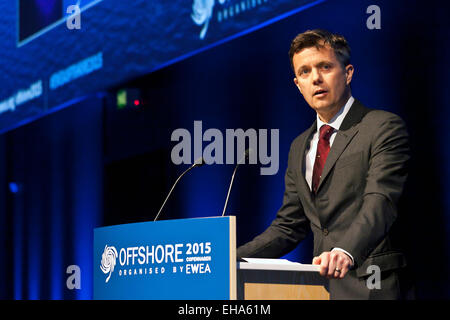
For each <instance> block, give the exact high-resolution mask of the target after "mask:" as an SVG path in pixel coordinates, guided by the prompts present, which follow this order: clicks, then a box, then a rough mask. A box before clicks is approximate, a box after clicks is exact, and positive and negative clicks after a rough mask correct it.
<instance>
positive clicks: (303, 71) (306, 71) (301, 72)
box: [300, 69, 308, 74]
mask: <svg viewBox="0 0 450 320" xmlns="http://www.w3.org/2000/svg"><path fill="white" fill-rule="evenodd" d="M307 73H308V70H306V69H304V70H302V71H300V74H307Z"/></svg>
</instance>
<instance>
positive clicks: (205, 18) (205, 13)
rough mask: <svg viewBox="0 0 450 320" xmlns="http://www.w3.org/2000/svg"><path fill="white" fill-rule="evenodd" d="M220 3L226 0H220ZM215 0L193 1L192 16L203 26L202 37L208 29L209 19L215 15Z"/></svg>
mask: <svg viewBox="0 0 450 320" xmlns="http://www.w3.org/2000/svg"><path fill="white" fill-rule="evenodd" d="M219 2H220V3H223V2H225V0H219ZM213 8H214V0H194V2H193V3H192V14H191V18H192V20H193V21H194V22H195V24H196V25H198V26H203V27H202V30H201V31H200V39H204V38H205V35H206V31H207V30H208V26H209V20H211V17H212V15H213Z"/></svg>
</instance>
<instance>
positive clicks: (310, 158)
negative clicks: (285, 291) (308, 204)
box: [304, 96, 355, 262]
mask: <svg viewBox="0 0 450 320" xmlns="http://www.w3.org/2000/svg"><path fill="white" fill-rule="evenodd" d="M353 101H355V98H353V97H352V96H350V98H349V99H348V100H347V103H346V104H345V105H344V107H342V108H341V109H340V110H339V112H338V113H336V115H335V116H334V117H333V118H332V119H331V120H330V122H328V123H325V122H323V121H322V120H320V119H319V115H317V130H316V132H314V135H313V137H312V139H311V142H310V144H309V149H308V151H307V152H306V158H305V160H306V161H305V168H304V170H305V171H304V174H305V179H306V182H307V183H308V185H309V189H310V190H311V189H312V187H311V186H312V175H313V168H314V161H315V159H316V153H317V143H318V142H319V130H320V127H321V126H322V125H324V124H327V125H329V126H331V127H332V128H333V129H334V132H333V133H332V134H331V137H330V150H331V147H332V145H333V142H334V139H335V138H336V134H337V132H338V130H339V128H340V127H341V124H342V121H343V120H344V118H345V116H346V115H347V113H348V111H349V110H350V107H351V106H352V104H353ZM333 250H339V251H342V252H344V253H346V254H347V255H348V256H349V257H350V258H351V259H352V262H354V260H353V256H352V255H351V254H350V253H348V252H347V251H345V250H344V249H341V248H333ZM333 250H331V251H333Z"/></svg>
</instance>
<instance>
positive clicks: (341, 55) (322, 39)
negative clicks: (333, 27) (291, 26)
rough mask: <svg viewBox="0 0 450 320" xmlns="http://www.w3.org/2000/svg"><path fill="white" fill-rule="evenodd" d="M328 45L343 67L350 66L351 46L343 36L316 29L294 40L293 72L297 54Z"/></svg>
mask: <svg viewBox="0 0 450 320" xmlns="http://www.w3.org/2000/svg"><path fill="white" fill-rule="evenodd" d="M326 45H329V46H330V47H331V48H332V49H333V50H334V54H335V55H336V57H337V59H338V60H339V62H340V63H341V64H342V67H346V66H347V65H349V64H350V46H349V45H348V43H347V40H345V38H344V37H343V36H341V35H338V34H333V33H331V32H329V31H327V30H323V29H314V30H307V31H305V32H303V33H300V34H298V35H297V36H296V37H295V38H294V40H292V42H291V48H290V49H289V59H290V62H291V66H292V70H294V63H293V57H294V55H295V54H296V53H298V52H300V51H301V50H303V49H305V48H311V47H316V48H317V49H321V48H323V47H324V46H326ZM294 73H295V70H294Z"/></svg>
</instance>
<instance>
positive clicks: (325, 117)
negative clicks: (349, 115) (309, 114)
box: [317, 90, 352, 123]
mask: <svg viewBox="0 0 450 320" xmlns="http://www.w3.org/2000/svg"><path fill="white" fill-rule="evenodd" d="M351 96H352V93H351V91H350V90H349V91H348V92H347V93H345V94H343V95H342V98H341V99H340V100H339V102H338V103H336V105H334V106H333V107H332V108H330V110H327V111H322V112H320V113H319V112H317V115H318V116H319V119H320V120H321V121H323V122H325V123H329V122H330V120H331V119H333V117H334V116H335V115H336V114H337V113H338V112H339V110H341V109H342V108H343V107H344V106H345V103H346V102H347V101H348V99H350V97H351Z"/></svg>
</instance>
